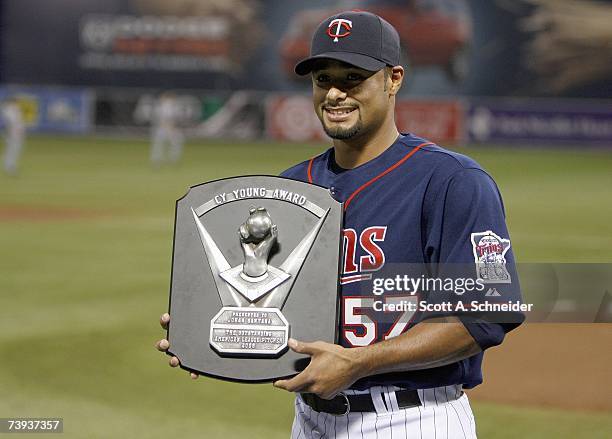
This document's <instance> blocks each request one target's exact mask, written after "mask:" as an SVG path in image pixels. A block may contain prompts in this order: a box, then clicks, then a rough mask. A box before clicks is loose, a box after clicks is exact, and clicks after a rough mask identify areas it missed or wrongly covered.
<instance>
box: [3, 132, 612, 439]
mask: <svg viewBox="0 0 612 439" xmlns="http://www.w3.org/2000/svg"><path fill="white" fill-rule="evenodd" d="M322 149H323V147H322V146H312V145H294V144H277V143H264V142H261V143H236V144H229V143H220V142H218V143H212V142H207V143H191V144H189V145H188V147H187V150H186V155H185V157H184V160H183V162H182V163H181V164H180V165H179V166H176V167H167V168H162V169H159V170H153V169H151V168H150V166H149V164H148V161H147V157H148V144H147V142H146V141H142V140H132V141H118V140H106V139H97V138H78V137H66V138H50V137H36V138H31V139H29V141H28V145H27V150H26V153H25V156H24V158H23V160H22V164H21V165H22V172H21V174H20V175H19V176H18V177H17V178H9V177H6V176H4V175H1V176H0V209H1V208H3V207H6V206H10V207H13V208H14V207H20V208H28V209H31V210H28V212H29V213H28V215H29V219H27V220H26V219H13V220H4V221H0V300H1V301H0V304H1V306H2V317H1V319H0V351H1V352H2V360H1V361H0V389H2V396H3V397H2V398H1V399H0V417H11V416H19V417H27V416H44V417H52V416H59V417H63V418H64V419H65V427H64V428H65V432H66V433H65V436H66V437H75V438H89V437H92V438H107V437H146V438H162V437H168V436H170V435H172V436H176V437H184V438H188V437H206V438H224V439H231V438H240V437H250V438H276V437H279V438H280V437H283V438H285V437H287V436H288V432H289V428H290V423H291V420H292V412H293V409H292V407H293V404H292V396H291V395H290V394H287V393H284V392H282V391H279V390H275V389H273V388H272V386H271V385H251V386H247V385H238V384H231V383H225V382H220V381H215V380H210V379H200V380H198V381H196V382H192V381H191V380H189V379H188V377H187V376H186V374H185V373H182V372H180V371H173V370H170V369H169V368H168V367H167V365H166V358H165V357H164V356H163V355H161V354H159V353H158V352H156V351H155V350H154V348H153V343H154V341H155V340H156V339H157V338H159V337H160V335H161V334H162V333H161V330H160V329H159V327H158V325H157V319H158V317H159V314H160V313H161V312H163V311H164V310H165V309H166V307H167V294H168V286H169V276H170V258H171V249H172V228H173V217H174V202H175V200H176V199H177V198H179V197H181V196H182V195H183V194H184V193H185V191H186V190H187V188H188V187H189V186H190V185H193V184H197V183H200V182H203V181H206V180H212V179H216V178H222V177H227V176H232V175H239V174H258V173H265V174H277V173H278V172H280V171H281V170H283V169H285V168H287V167H289V166H290V165H291V164H293V163H296V162H297V161H300V160H304V159H306V158H308V157H310V156H312V155H314V154H316V153H318V152H319V151H321V150H322ZM469 153H470V155H472V156H473V157H474V158H476V159H477V160H479V161H480V162H481V163H482V164H483V165H484V166H485V167H486V168H487V169H488V170H489V171H490V173H491V174H492V175H493V176H494V177H495V178H496V180H497V182H498V184H499V186H500V188H501V189H502V193H503V194H504V198H505V204H506V208H507V211H508V220H509V225H510V229H511V233H512V237H513V240H514V242H513V245H514V248H515V249H516V250H515V251H516V254H517V257H518V259H519V260H521V261H559V262H561V261H565V262H568V261H580V262H587V261H610V260H611V259H612V221H610V219H611V218H612V203H611V202H610V201H612V200H611V199H610V193H609V191H610V187H612V172H611V171H612V155H611V154H609V153H608V154H606V153H602V152H593V151H583V152H576V151H560V150H555V151H552V150H516V149H512V150H505V149H494V148H491V149H475V150H473V151H470V152H469ZM49 210H51V211H53V212H55V213H56V215H60V214H61V212H63V211H65V210H69V211H71V212H73V213H74V212H80V213H81V214H82V217H79V216H78V215H77V216H75V217H73V218H72V219H68V220H58V219H49V218H47V215H48V213H45V212H48V211H49ZM475 411H476V416H477V421H478V422H479V432H480V434H481V437H485V438H488V437H491V438H506V437H507V438H513V437H533V438H540V437H555V438H566V437H567V438H570V437H571V438H576V437H585V438H586V437H589V438H591V437H598V436H597V435H598V434H599V435H600V436H599V437H607V436H608V435H609V433H610V432H612V420H611V419H610V417H609V416H607V415H605V414H588V413H575V412H565V411H554V410H540V409H538V410H535V409H519V408H514V407H506V406H498V405H493V404H484V403H481V404H475Z"/></svg>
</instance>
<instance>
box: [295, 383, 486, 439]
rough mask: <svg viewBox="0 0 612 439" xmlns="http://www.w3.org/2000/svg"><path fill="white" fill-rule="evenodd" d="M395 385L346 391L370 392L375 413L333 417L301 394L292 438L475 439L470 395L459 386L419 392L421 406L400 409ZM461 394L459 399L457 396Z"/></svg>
mask: <svg viewBox="0 0 612 439" xmlns="http://www.w3.org/2000/svg"><path fill="white" fill-rule="evenodd" d="M394 390H398V389H397V388H396V387H393V386H383V387H372V388H371V389H370V390H369V391H364V392H359V391H350V390H348V391H346V392H345V393H346V394H347V395H348V394H355V393H368V392H369V393H371V395H372V401H373V402H374V406H375V407H376V412H355V413H349V414H348V415H345V416H334V415H330V414H328V413H322V412H321V413H320V412H316V411H314V410H313V409H311V408H310V407H309V406H308V405H306V404H305V403H304V401H303V400H302V398H301V397H300V396H299V395H298V396H297V397H296V399H295V419H294V421H293V428H292V430H291V438H292V439H311V438H312V439H323V438H347V439H348V438H354V439H394V438H395V439H400V438H416V439H430V438H431V439H455V438H457V439H473V438H476V424H475V422H474V416H473V414H472V409H471V407H470V403H469V401H468V398H467V395H465V394H462V395H461V393H462V392H461V387H460V386H445V387H437V388H435V389H425V390H419V391H418V393H419V397H420V399H421V402H422V404H423V405H422V406H420V407H418V406H417V407H410V408H407V409H400V408H399V407H398V405H397V400H396V398H395V394H394ZM458 395H461V396H460V397H457V396H458Z"/></svg>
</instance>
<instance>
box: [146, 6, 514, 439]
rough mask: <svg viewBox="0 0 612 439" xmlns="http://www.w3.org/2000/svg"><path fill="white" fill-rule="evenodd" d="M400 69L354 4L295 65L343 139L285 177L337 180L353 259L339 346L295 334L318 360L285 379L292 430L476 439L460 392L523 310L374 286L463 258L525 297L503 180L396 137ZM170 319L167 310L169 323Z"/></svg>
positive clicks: (330, 128) (299, 434)
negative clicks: (416, 306)
mask: <svg viewBox="0 0 612 439" xmlns="http://www.w3.org/2000/svg"><path fill="white" fill-rule="evenodd" d="M399 64H400V43H399V37H398V34H397V32H396V31H395V29H394V28H393V27H392V26H391V25H390V24H389V23H387V22H386V21H385V20H383V19H382V18H380V17H378V16H376V15H373V14H371V13H368V12H361V11H359V12H358V11H350V12H343V13H340V14H337V15H334V16H332V17H329V18H328V19H326V20H324V21H323V22H322V23H321V24H320V25H319V27H318V28H317V30H316V31H315V34H314V37H313V41H312V47H311V56H310V57H309V58H308V59H306V60H303V61H302V62H300V63H299V64H298V65H297V66H296V68H295V70H296V73H297V74H299V75H307V74H310V75H311V77H312V87H313V100H314V109H315V112H316V114H317V116H318V117H319V119H320V120H321V123H322V125H323V128H324V129H325V132H326V133H327V134H328V135H329V137H331V138H332V139H333V147H331V148H330V149H328V150H327V151H326V152H324V153H323V154H321V155H319V156H317V157H314V158H312V159H311V160H308V161H306V162H303V163H300V164H298V165H296V166H294V167H293V168H291V169H289V170H287V171H285V172H284V173H283V176H285V177H288V178H292V179H296V180H302V181H307V182H310V183H314V184H318V185H321V186H325V187H328V188H329V189H330V192H331V194H332V196H334V197H335V198H336V199H337V200H339V201H341V202H343V203H344V267H343V273H342V275H341V278H340V284H341V306H342V314H341V321H340V322H339V333H340V344H338V345H336V344H330V343H326V342H322V341H316V340H307V341H298V340H293V339H292V340H290V341H289V346H290V348H291V349H293V350H294V351H296V352H299V353H303V354H307V355H309V356H310V357H311V361H310V363H309V365H308V366H307V367H306V368H305V369H304V370H303V371H302V372H301V373H299V374H298V375H296V376H294V377H292V378H290V379H286V380H279V381H276V382H275V383H274V385H275V386H276V387H278V388H281V389H284V390H287V391H290V392H295V393H296V404H295V407H296V410H295V420H294V423H293V429H292V437H293V438H320V437H338V438H340V437H342V438H348V437H353V438H381V439H382V438H391V437H394V438H401V437H415V438H473V437H475V436H476V427H475V423H474V418H473V415H472V411H471V409H470V405H469V402H468V400H467V396H466V395H465V393H464V392H463V389H465V388H473V387H475V386H477V385H478V384H480V383H481V382H482V373H481V364H482V359H483V351H484V350H486V349H487V348H489V347H492V346H495V345H498V344H500V343H501V342H502V340H503V339H504V336H505V334H506V333H507V332H508V331H510V330H511V329H513V328H515V327H516V326H518V324H520V322H521V321H522V319H523V316H522V315H521V314H520V313H518V314H506V315H505V318H504V319H503V320H499V319H497V317H496V316H490V315H485V314H482V315H475V314H469V315H466V314H463V313H455V314H453V313H452V312H437V313H436V312H419V311H410V310H409V309H408V308H400V309H399V311H397V312H389V311H388V310H389V307H387V308H386V310H387V311H385V310H384V309H383V308H382V307H380V306H378V307H377V306H376V305H375V302H376V301H377V300H378V301H383V302H385V303H395V302H394V301H401V300H400V299H402V300H404V301H406V302H407V303H409V302H411V301H412V302H414V301H418V300H420V297H419V296H418V295H401V294H398V292H397V291H392V292H391V293H392V294H389V295H386V293H384V294H382V295H375V294H374V293H373V289H372V280H373V279H374V280H376V279H377V276H382V275H383V273H385V270H387V269H388V268H390V267H391V268H392V267H400V268H401V267H407V265H406V264H417V265H419V266H422V267H441V266H445V264H446V265H448V264H464V265H466V266H469V267H471V271H472V273H475V275H474V274H473V275H472V276H473V277H474V276H475V277H477V278H478V281H479V282H480V284H483V283H487V284H491V285H490V287H491V288H494V287H495V288H496V291H497V290H499V291H502V293H503V298H504V300H510V299H515V300H520V292H519V287H518V280H517V278H516V272H515V269H514V257H513V255H512V249H511V246H510V240H509V236H508V230H507V228H506V224H505V215H504V208H503V204H502V200H501V197H500V194H499V191H498V189H497V186H496V185H495V182H494V181H493V180H492V178H491V177H490V176H489V175H488V174H487V173H486V172H485V171H483V169H482V168H481V167H480V166H479V165H478V164H477V163H476V162H474V161H473V160H471V159H470V158H468V157H465V156H463V155H460V154H457V153H453V152H450V151H447V150H445V149H443V148H440V147H439V146H437V145H434V144H433V143H432V142H429V141H427V140H425V139H422V138H419V137H417V136H415V135H413V134H400V133H399V131H398V129H397V127H396V125H395V119H394V111H395V99H396V95H397V93H398V91H399V90H400V87H401V85H402V80H403V79H404V69H403V67H402V66H401V65H399ZM488 261H495V262H494V263H493V262H488ZM493 265H494V266H493ZM482 273H485V274H486V275H483V274H482ZM487 273H488V274H487ZM491 273H492V274H491ZM396 274H401V273H396ZM480 284H479V285H480ZM331 293H332V292H330V294H331ZM454 293H455V294H463V292H461V293H459V292H457V291H455V292H454ZM451 294H453V292H451ZM455 297H457V296H455ZM398 303H399V302H398ZM378 305H380V303H378ZM439 309H443V310H444V308H439ZM168 321H169V316H168V315H167V314H166V315H164V316H163V317H162V326H166V325H167V323H168ZM158 349H160V350H167V349H168V342H167V340H161V341H160V342H158ZM170 364H171V365H172V366H178V364H179V362H178V359H177V358H172V359H171V360H170ZM194 377H196V376H195V375H194Z"/></svg>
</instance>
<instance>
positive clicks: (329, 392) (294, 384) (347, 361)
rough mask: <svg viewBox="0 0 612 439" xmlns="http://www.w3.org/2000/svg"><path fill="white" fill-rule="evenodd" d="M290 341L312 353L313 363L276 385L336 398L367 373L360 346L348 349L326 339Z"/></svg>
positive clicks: (295, 347) (296, 348)
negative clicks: (363, 367) (362, 368)
mask: <svg viewBox="0 0 612 439" xmlns="http://www.w3.org/2000/svg"><path fill="white" fill-rule="evenodd" d="M288 344H289V347H290V348H291V350H293V351H294V352H297V353H300V354H307V355H310V357H311V358H310V364H309V365H308V367H306V369H304V370H303V371H302V372H300V373H299V374H298V375H296V376H294V377H293V378H291V379H288V380H279V381H275V382H274V387H278V388H280V389H284V390H287V391H289V392H304V393H314V394H316V395H318V396H319V397H321V398H323V399H332V398H333V397H335V396H336V395H337V394H338V393H339V392H341V391H343V390H345V389H347V388H348V387H350V386H351V384H353V383H354V382H355V381H357V380H358V379H359V378H361V376H363V375H361V361H360V360H361V358H360V349H358V348H356V349H346V348H343V347H342V346H339V345H336V344H331V343H326V342H324V341H315V342H312V343H306V342H303V341H298V340H295V339H289V343H288Z"/></svg>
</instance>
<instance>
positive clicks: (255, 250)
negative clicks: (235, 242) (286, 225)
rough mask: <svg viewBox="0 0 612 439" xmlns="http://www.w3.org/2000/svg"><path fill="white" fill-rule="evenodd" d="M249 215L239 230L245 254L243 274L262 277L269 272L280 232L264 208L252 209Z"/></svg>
mask: <svg viewBox="0 0 612 439" xmlns="http://www.w3.org/2000/svg"><path fill="white" fill-rule="evenodd" d="M249 213H250V215H249V217H248V218H247V220H246V221H245V222H244V223H243V224H242V225H241V226H240V228H239V229H238V236H239V238H240V244H241V246H242V251H243V252H244V265H243V268H242V272H243V273H244V274H245V275H246V276H249V277H260V276H263V275H265V274H266V273H267V272H268V257H269V255H270V250H272V247H273V246H274V244H275V243H276V239H277V237H278V231H277V228H276V225H275V224H272V218H270V214H268V211H267V210H266V209H265V208H264V207H258V208H251V209H250V210H249Z"/></svg>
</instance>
